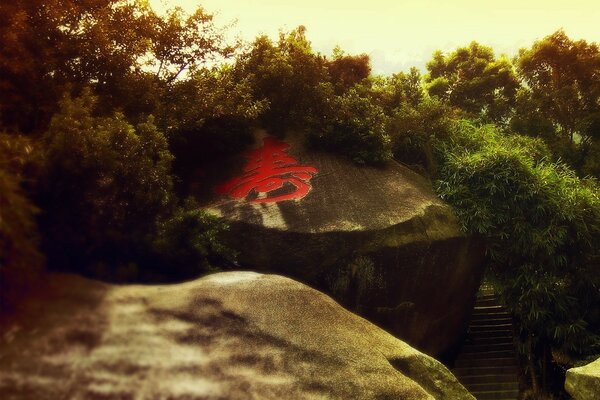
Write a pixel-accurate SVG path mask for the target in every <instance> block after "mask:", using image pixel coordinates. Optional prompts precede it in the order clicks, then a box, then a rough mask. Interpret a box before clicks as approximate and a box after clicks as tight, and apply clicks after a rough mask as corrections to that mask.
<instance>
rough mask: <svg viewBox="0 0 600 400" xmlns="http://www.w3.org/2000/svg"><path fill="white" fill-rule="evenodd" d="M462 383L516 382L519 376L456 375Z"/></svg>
mask: <svg viewBox="0 0 600 400" xmlns="http://www.w3.org/2000/svg"><path fill="white" fill-rule="evenodd" d="M452 373H454V374H455V375H456V372H455V371H454V370H452ZM456 378H457V379H458V380H459V382H460V383H462V384H463V385H476V384H486V383H489V382H496V383H506V382H515V381H516V379H517V376H516V375H515V374H491V375H483V374H482V375H463V376H458V375H457V376H456Z"/></svg>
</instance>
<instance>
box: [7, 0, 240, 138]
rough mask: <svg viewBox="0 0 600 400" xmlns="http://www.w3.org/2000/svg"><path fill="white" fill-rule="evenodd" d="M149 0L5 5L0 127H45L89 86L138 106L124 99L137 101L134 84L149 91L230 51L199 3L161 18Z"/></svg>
mask: <svg viewBox="0 0 600 400" xmlns="http://www.w3.org/2000/svg"><path fill="white" fill-rule="evenodd" d="M148 4H149V3H148V2H147V1H143V0H131V1H130V0H85V1H76V0H51V1H43V2H41V1H32V0H15V1H11V2H2V4H0V22H1V24H0V48H2V49H3V50H2V53H0V87H1V88H2V91H1V92H0V93H2V97H0V124H1V125H4V126H15V127H18V128H20V130H21V131H24V132H30V131H34V130H44V129H45V127H46V126H47V123H48V122H49V120H50V117H51V115H52V114H53V113H54V112H56V111H57V109H58V101H59V99H60V98H61V96H62V94H63V93H64V92H65V91H71V90H72V91H75V92H77V91H79V90H81V89H82V88H83V87H86V86H90V87H93V88H94V90H95V92H96V93H98V94H100V95H101V96H102V97H101V105H103V107H104V108H105V109H106V110H112V109H114V108H131V109H135V107H134V106H132V105H131V104H127V103H124V101H125V100H131V99H132V97H133V98H135V96H131V95H128V93H129V90H130V89H131V86H133V89H134V90H136V89H138V90H137V93H138V94H139V93H144V91H145V89H147V88H152V87H153V85H154V84H155V82H160V83H162V84H163V85H164V84H168V83H170V82H172V81H174V80H175V79H176V78H177V77H179V76H180V75H181V73H182V72H183V71H184V70H186V69H194V68H195V67H197V66H200V65H202V64H203V63H204V62H206V61H208V60H211V59H212V58H214V57H219V56H223V57H227V56H229V55H231V52H232V50H233V47H232V46H228V45H226V44H225V41H224V38H223V36H222V34H221V31H220V30H219V29H218V28H217V27H216V26H215V25H214V24H213V22H212V16H211V15H210V14H208V13H206V12H205V11H204V10H202V9H201V8H199V9H198V10H197V11H196V12H195V13H193V14H192V15H190V16H187V15H185V14H184V13H183V12H182V11H181V10H178V9H175V10H172V11H171V12H169V13H168V14H167V16H166V17H164V18H163V17H160V16H158V15H157V14H156V13H155V12H154V11H153V10H152V9H151V8H150V6H149V5H148ZM151 77H153V78H154V79H151ZM141 83H143V84H144V85H143V88H144V89H143V90H139V87H140V84H141ZM130 84H131V85H130ZM151 93H156V91H151ZM124 94H125V95H124ZM156 96H160V93H157V94H156ZM142 110H143V111H150V112H152V111H153V110H146V109H142Z"/></svg>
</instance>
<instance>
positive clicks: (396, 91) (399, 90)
mask: <svg viewBox="0 0 600 400" xmlns="http://www.w3.org/2000/svg"><path fill="white" fill-rule="evenodd" d="M371 80H372V82H373V91H374V92H375V96H376V98H377V103H378V104H380V105H381V106H382V107H383V108H384V109H385V110H386V111H391V110H393V109H395V108H398V107H401V106H404V105H408V106H410V107H413V108H414V107H417V106H418V105H419V104H421V102H422V101H423V100H424V99H425V93H424V90H423V86H422V84H421V73H420V72H419V70H418V69H416V68H415V67H413V68H411V69H410V71H409V72H408V73H404V72H398V73H396V74H393V75H392V76H390V77H373V78H371Z"/></svg>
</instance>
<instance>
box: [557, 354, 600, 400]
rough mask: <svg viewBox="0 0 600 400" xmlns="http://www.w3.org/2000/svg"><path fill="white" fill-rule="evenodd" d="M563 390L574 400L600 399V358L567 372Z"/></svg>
mask: <svg viewBox="0 0 600 400" xmlns="http://www.w3.org/2000/svg"><path fill="white" fill-rule="evenodd" d="M565 389H566V391H567V392H568V393H569V394H570V395H571V396H573V399H575V400H597V399H600V358H599V359H597V360H596V361H594V362H591V363H589V364H587V365H584V366H583V367H578V368H571V369H569V370H567V379H566V380H565Z"/></svg>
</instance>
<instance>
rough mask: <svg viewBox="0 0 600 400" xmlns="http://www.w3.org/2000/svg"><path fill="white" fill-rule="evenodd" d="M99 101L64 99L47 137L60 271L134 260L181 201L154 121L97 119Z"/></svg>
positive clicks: (51, 226)
mask: <svg viewBox="0 0 600 400" xmlns="http://www.w3.org/2000/svg"><path fill="white" fill-rule="evenodd" d="M95 101H96V100H95V98H94V97H93V96H92V95H91V94H90V92H89V91H85V92H84V93H83V95H82V96H81V97H79V98H76V99H71V98H69V97H65V98H64V99H63V101H62V103H61V111H60V112H59V113H58V114H56V115H55V116H54V118H53V119H52V123H51V125H50V129H49V130H48V132H47V133H46V134H45V136H44V144H45V147H46V165H45V171H44V172H45V173H44V177H43V178H44V179H43V180H42V182H41V187H40V199H41V206H42V208H43V209H44V215H43V218H42V221H43V227H44V234H45V238H46V246H47V250H48V254H49V256H50V257H51V258H52V260H53V261H54V263H55V264H54V265H56V266H60V267H63V266H65V267H66V266H67V265H68V263H72V264H73V266H75V267H79V268H80V267H85V265H86V264H89V262H90V260H96V259H99V260H104V261H113V260H121V259H128V258H130V257H132V256H133V255H132V254H135V252H136V251H137V249H138V247H139V244H140V242H141V241H142V240H143V238H144V237H145V235H147V234H148V233H149V232H152V230H153V227H154V224H155V221H156V219H157V218H158V217H160V216H162V215H165V214H167V213H168V212H169V210H170V207H171V206H172V204H173V201H174V199H173V197H172V185H173V183H172V178H171V175H170V174H171V160H172V156H171V153H170V152H169V150H168V145H167V140H166V138H165V137H164V135H163V134H162V133H161V132H159V131H158V130H157V129H156V127H155V126H154V124H153V121H152V118H150V119H148V121H146V122H144V123H140V124H138V125H137V126H136V127H133V126H132V125H130V124H129V123H128V122H127V121H126V120H125V119H124V117H123V115H121V114H118V113H117V114H114V115H113V116H111V117H97V116H94V114H93V112H94V103H95ZM63 263H64V264H63Z"/></svg>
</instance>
